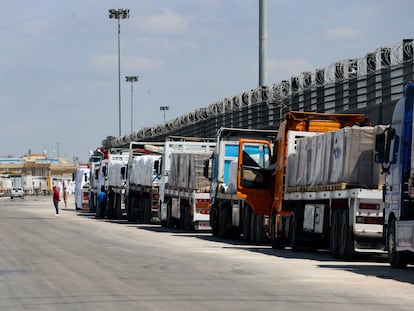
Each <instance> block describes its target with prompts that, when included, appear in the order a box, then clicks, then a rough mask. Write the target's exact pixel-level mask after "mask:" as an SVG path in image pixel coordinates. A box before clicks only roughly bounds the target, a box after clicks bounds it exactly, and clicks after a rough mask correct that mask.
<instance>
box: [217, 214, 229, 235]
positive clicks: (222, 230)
mask: <svg viewBox="0 0 414 311" xmlns="http://www.w3.org/2000/svg"><path fill="white" fill-rule="evenodd" d="M226 218H227V217H226V208H223V207H222V208H221V209H220V212H219V219H218V236H219V237H222V238H228V236H229V234H228V231H227V230H226Z"/></svg>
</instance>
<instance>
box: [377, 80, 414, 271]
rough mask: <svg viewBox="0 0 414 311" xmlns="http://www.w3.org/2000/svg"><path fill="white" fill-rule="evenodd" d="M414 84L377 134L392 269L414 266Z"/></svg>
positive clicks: (408, 88)
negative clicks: (411, 264) (383, 178)
mask: <svg viewBox="0 0 414 311" xmlns="http://www.w3.org/2000/svg"><path fill="white" fill-rule="evenodd" d="M413 105H414V84H413V83H408V84H406V86H405V97H404V98H402V99H400V100H399V101H398V102H397V104H396V106H395V109H394V113H393V116H392V122H391V124H390V126H389V127H388V128H387V129H386V130H385V131H384V132H383V133H379V134H377V137H376V144H375V151H376V157H375V160H376V162H378V163H381V164H382V168H383V171H384V173H385V176H386V178H385V185H384V189H383V190H384V204H385V208H384V238H385V241H386V247H387V250H388V260H389V262H390V264H391V266H392V267H395V268H406V267H407V264H409V263H413V262H414V156H413V152H414V143H413V138H414V134H413V131H414V127H413V110H414V109H413Z"/></svg>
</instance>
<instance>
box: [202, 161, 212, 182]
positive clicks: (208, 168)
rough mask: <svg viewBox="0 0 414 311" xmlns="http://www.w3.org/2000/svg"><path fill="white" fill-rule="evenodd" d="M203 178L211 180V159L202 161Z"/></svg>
mask: <svg viewBox="0 0 414 311" xmlns="http://www.w3.org/2000/svg"><path fill="white" fill-rule="evenodd" d="M203 173H204V177H205V178H207V179H208V180H211V158H210V159H207V160H204V170H203Z"/></svg>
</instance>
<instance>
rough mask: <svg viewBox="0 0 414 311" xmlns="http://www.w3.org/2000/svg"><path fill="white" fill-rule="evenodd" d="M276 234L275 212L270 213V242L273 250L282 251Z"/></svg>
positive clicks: (281, 245)
mask: <svg viewBox="0 0 414 311" xmlns="http://www.w3.org/2000/svg"><path fill="white" fill-rule="evenodd" d="M276 235H277V232H276V212H273V213H272V223H271V224H270V239H271V240H270V241H271V245H272V248H273V249H284V247H283V244H282V243H281V242H280V238H278V237H277V236H276Z"/></svg>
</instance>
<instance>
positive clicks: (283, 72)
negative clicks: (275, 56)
mask: <svg viewBox="0 0 414 311" xmlns="http://www.w3.org/2000/svg"><path fill="white" fill-rule="evenodd" d="M267 68H268V76H269V79H268V82H269V83H278V82H280V81H282V80H284V79H289V78H290V77H292V76H294V75H297V74H299V73H301V72H304V71H312V70H313V66H312V64H311V63H310V62H309V61H308V60H306V59H304V58H291V59H284V60H277V61H276V60H269V61H268V62H267Z"/></svg>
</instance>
